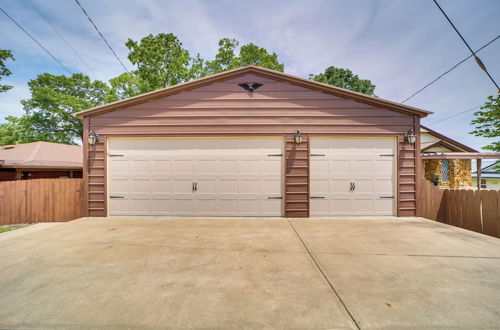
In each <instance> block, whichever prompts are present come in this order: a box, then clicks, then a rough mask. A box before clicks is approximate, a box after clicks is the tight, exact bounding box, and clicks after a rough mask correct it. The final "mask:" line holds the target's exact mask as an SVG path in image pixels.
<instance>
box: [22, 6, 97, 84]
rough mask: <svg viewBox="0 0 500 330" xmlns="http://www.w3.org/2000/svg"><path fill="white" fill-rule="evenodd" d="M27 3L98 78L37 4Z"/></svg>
mask: <svg viewBox="0 0 500 330" xmlns="http://www.w3.org/2000/svg"><path fill="white" fill-rule="evenodd" d="M27 1H28V2H29V3H30V5H31V6H32V7H33V8H35V10H36V11H37V12H38V14H39V15H40V16H41V17H42V18H43V19H44V20H45V22H46V23H47V24H48V25H49V26H50V27H51V28H52V30H54V32H55V33H57V35H58V36H59V38H61V40H62V41H64V43H65V44H66V46H68V48H69V49H71V51H72V52H73V53H74V54H75V55H76V56H77V57H78V58H79V59H80V61H81V62H82V63H83V65H85V67H86V68H87V69H88V70H89V72H90V73H92V74H93V75H94V77H96V74H95V72H94V71H93V70H92V69H91V68H90V67H89V65H88V64H87V62H85V60H84V59H83V58H82V57H81V56H80V55H79V54H78V52H77V51H76V49H74V48H73V47H72V46H71V44H70V43H69V42H68V41H67V40H66V39H65V38H64V37H63V35H62V34H61V33H60V32H59V30H58V29H57V28H56V27H55V26H54V25H52V23H50V21H49V20H48V19H47V17H46V16H45V15H44V14H43V13H42V11H41V10H40V9H39V8H38V7H37V6H35V4H34V3H33V2H32V1H31V0H27Z"/></svg>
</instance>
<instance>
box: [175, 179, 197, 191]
mask: <svg viewBox="0 0 500 330" xmlns="http://www.w3.org/2000/svg"><path fill="white" fill-rule="evenodd" d="M173 188H174V189H173V191H172V193H176V194H191V193H192V192H193V179H191V178H189V179H176V180H174V184H173Z"/></svg>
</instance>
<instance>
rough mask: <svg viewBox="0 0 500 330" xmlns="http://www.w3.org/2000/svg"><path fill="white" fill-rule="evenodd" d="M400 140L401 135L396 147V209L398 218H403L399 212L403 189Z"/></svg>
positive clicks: (397, 137) (397, 138)
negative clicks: (401, 185) (400, 166)
mask: <svg viewBox="0 0 500 330" xmlns="http://www.w3.org/2000/svg"><path fill="white" fill-rule="evenodd" d="M400 139H401V136H399V135H398V136H396V146H395V148H396V150H395V151H394V152H395V153H396V164H394V167H395V169H394V170H395V171H396V203H395V204H396V205H395V207H396V216H398V217H399V216H401V214H400V213H401V212H400V210H399V209H400V208H399V203H400V202H399V201H400V199H401V197H400V196H399V194H400V191H401V189H400V187H399V186H400V183H401V176H400V175H399V174H400V173H401V171H400V169H399V162H400V159H399V157H401V153H400V152H399V151H400V149H401V141H400Z"/></svg>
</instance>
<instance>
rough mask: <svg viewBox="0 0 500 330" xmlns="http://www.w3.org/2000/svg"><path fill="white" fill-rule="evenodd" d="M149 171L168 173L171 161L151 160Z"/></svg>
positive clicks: (170, 170) (170, 169)
mask: <svg viewBox="0 0 500 330" xmlns="http://www.w3.org/2000/svg"><path fill="white" fill-rule="evenodd" d="M151 172H153V173H157V174H160V173H164V174H169V173H171V172H172V162H171V161H170V160H158V159H157V160H151Z"/></svg>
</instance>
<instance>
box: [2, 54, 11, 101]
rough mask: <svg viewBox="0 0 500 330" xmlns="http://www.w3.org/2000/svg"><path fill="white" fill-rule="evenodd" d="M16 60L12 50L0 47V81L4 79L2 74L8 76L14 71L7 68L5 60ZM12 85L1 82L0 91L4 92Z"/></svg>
mask: <svg viewBox="0 0 500 330" xmlns="http://www.w3.org/2000/svg"><path fill="white" fill-rule="evenodd" d="M9 59H10V60H14V55H12V52H11V51H10V50H6V49H0V81H2V76H4V77H7V76H10V75H11V74H12V72H11V71H10V70H9V69H8V68H7V65H6V64H5V61H7V60H9ZM11 88H12V86H10V85H4V84H0V93H4V92H6V91H8V90H9V89H11Z"/></svg>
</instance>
